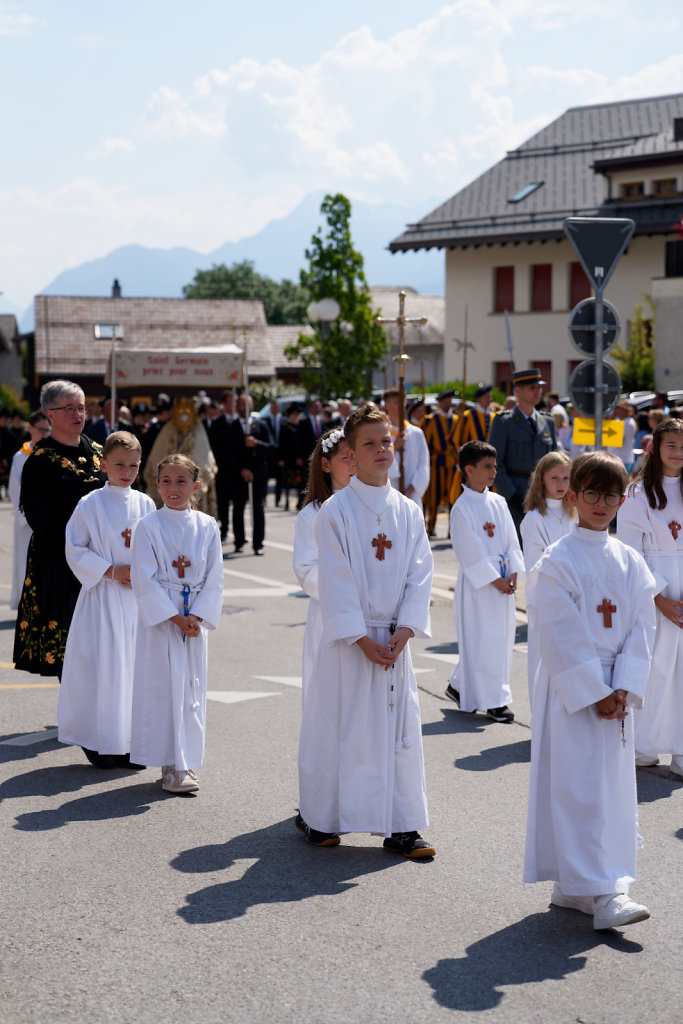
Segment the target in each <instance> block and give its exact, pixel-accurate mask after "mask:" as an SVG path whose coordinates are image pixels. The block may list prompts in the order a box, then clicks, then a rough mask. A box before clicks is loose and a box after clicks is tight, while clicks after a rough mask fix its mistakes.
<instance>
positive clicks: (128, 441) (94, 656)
mask: <svg viewBox="0 0 683 1024" xmlns="http://www.w3.org/2000/svg"><path fill="white" fill-rule="evenodd" d="M141 457H142V452H141V447H140V442H139V441H138V439H137V437H135V436H134V435H133V434H129V433H128V432H127V431H125V430H118V431H116V432H115V433H113V434H109V436H108V438H107V440H106V441H105V445H104V452H103V454H102V461H101V465H102V469H103V470H104V472H105V473H106V474H107V483H106V484H105V485H104V487H103V488H101V489H100V490H97V491H92V492H91V493H90V494H86V496H85V497H84V498H81V500H80V501H79V503H78V505H77V506H76V508H75V510H74V513H73V515H72V516H71V519H70V520H69V522H68V524H67V527H66V558H67V561H68V563H69V566H70V568H71V571H72V572H73V574H74V576H76V578H77V579H78V580H79V581H80V583H81V592H80V594H79V595H78V601H77V603H76V609H75V611H74V617H73V620H72V622H71V626H70V628H69V635H68V638H67V642H66V652H65V655H64V671H63V673H62V685H61V688H60V691H59V703H58V710H57V721H58V725H59V739H60V741H61V742H62V743H75V744H77V745H78V746H80V747H82V748H83V751H84V753H85V755H86V757H87V758H88V760H89V761H90V763H91V764H93V765H95V767H96V768H121V767H123V768H128V767H130V768H134V767H136V766H135V765H133V764H131V763H130V757H129V752H130V733H131V715H132V702H133V662H134V657H135V636H136V631H137V623H138V607H137V602H136V600H135V595H134V594H133V591H132V590H131V584H130V545H131V538H132V534H133V530H134V529H135V526H136V524H137V522H138V520H140V519H142V517H143V516H145V515H147V513H148V512H154V510H155V508H156V506H155V504H154V502H153V501H152V499H151V498H149V497H148V496H147V495H146V494H143V493H142V492H141V491H136V490H133V489H132V487H131V485H132V484H133V483H134V482H135V479H136V477H137V475H138V472H139V470H140V459H141ZM138 767H139V766H138Z"/></svg>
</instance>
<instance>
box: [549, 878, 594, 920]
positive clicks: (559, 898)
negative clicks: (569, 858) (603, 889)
mask: <svg viewBox="0 0 683 1024" xmlns="http://www.w3.org/2000/svg"><path fill="white" fill-rule="evenodd" d="M550 902H551V903H552V905H553V906H554V907H567V908H568V909H569V910H580V911H581V913H582V914H591V915H592V914H593V911H594V910H595V903H594V901H593V897H592V896H571V895H569V894H568V893H566V892H562V889H561V888H560V883H559V882H555V884H554V885H553V891H552V895H551V897H550Z"/></svg>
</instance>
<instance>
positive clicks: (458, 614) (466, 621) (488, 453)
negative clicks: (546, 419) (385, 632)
mask: <svg viewBox="0 0 683 1024" xmlns="http://www.w3.org/2000/svg"><path fill="white" fill-rule="evenodd" d="M458 464H459V466H460V469H461V471H462V474H463V481H464V487H463V489H462V493H461V495H460V497H459V498H458V500H457V501H456V503H455V505H454V506H453V508H452V510H451V544H452V545H453V551H454V552H455V557H456V558H457V559H458V565H459V572H458V579H457V583H456V585H455V595H454V598H453V606H454V610H455V625H456V630H457V633H458V655H459V659H458V664H457V665H456V666H455V669H454V670H453V674H452V675H451V678H450V680H449V682H448V686H447V688H446V696H447V697H449V698H450V699H451V700H452V701H455V703H456V704H457V705H458V707H460V708H461V709H462V710H463V711H478V710H480V709H481V710H484V709H485V710H486V714H487V716H488V717H489V718H491V719H492V720H493V721H494V722H512V721H513V720H514V715H513V713H512V711H510V708H509V706H508V705H509V703H510V701H511V691H510V667H511V663H512V649H513V646H514V643H515V625H516V622H515V602H514V594H515V589H516V586H517V576H518V574H519V573H524V558H523V556H522V551H521V549H520V546H519V542H518V540H517V531H516V530H515V525H514V523H513V521H512V516H511V515H510V512H509V511H508V506H507V502H506V501H505V499H504V498H503V497H501V496H500V495H499V494H494V493H493V492H492V491H491V490H490V489H489V488H490V487H492V486H493V481H494V479H495V476H496V449H495V448H494V447H493V445H490V444H487V442H486V441H468V442H467V444H464V445H463V446H462V448H461V449H460V453H459V456H458Z"/></svg>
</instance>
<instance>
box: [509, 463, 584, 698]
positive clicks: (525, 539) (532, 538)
mask: <svg viewBox="0 0 683 1024" xmlns="http://www.w3.org/2000/svg"><path fill="white" fill-rule="evenodd" d="M571 464H572V460H571V459H570V458H569V455H568V454H567V452H548V453H547V455H544V456H543V458H542V459H541V460H540V462H539V463H538V465H537V466H536V469H535V470H534V474H533V476H532V478H531V483H530V484H529V490H528V491H527V492H526V498H525V499H524V511H525V512H526V515H525V516H524V519H522V522H521V525H520V528H519V532H520V534H521V536H522V550H523V552H524V565H525V567H526V590H525V597H526V610H527V620H528V632H527V647H528V656H527V677H528V681H529V701H530V703H531V705H532V706H533V702H534V701H533V681H534V679H535V678H536V671H537V668H538V658H539V653H538V633H537V629H536V609H535V597H536V593H535V592H536V580H537V575H536V571H535V570H536V567H537V565H538V563H539V562H540V560H541V558H542V557H543V555H544V554H545V551H546V549H547V548H549V547H550V545H551V544H554V543H555V541H556V540H560V538H561V537H564V536H565V534H567V533H569V531H570V530H572V529H573V528H574V525H575V522H576V514H575V512H574V509H573V508H572V506H571V505H570V504H569V499H568V498H567V491H568V489H569V471H570V469H571Z"/></svg>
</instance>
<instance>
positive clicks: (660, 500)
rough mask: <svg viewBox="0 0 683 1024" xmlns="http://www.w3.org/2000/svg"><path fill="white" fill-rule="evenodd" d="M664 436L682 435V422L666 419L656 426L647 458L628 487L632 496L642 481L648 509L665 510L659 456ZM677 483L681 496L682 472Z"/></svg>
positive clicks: (662, 471) (682, 492) (660, 459)
mask: <svg viewBox="0 0 683 1024" xmlns="http://www.w3.org/2000/svg"><path fill="white" fill-rule="evenodd" d="M655 411H656V412H658V411H659V410H655ZM665 434H683V420H676V419H672V418H667V419H663V420H661V421H660V422H659V423H658V424H657V426H656V427H655V429H654V430H653V432H652V445H651V447H650V451H649V452H648V454H647V458H646V459H645V462H644V463H643V465H642V466H641V468H640V469H639V471H638V473H637V475H636V476H635V478H634V480H633V483H632V484H631V486H630V487H629V494H632V493H633V488H634V487H635V485H636V484H639V483H640V482H641V481H642V484H643V490H644V491H645V494H646V495H647V500H648V503H649V505H650V508H657V509H662V508H666V494H665V492H664V486H663V484H662V477H663V476H664V465H663V463H662V455H661V447H662V438H663V437H664V435H665ZM679 482H680V487H681V496H683V472H681V475H680V477H679Z"/></svg>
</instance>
